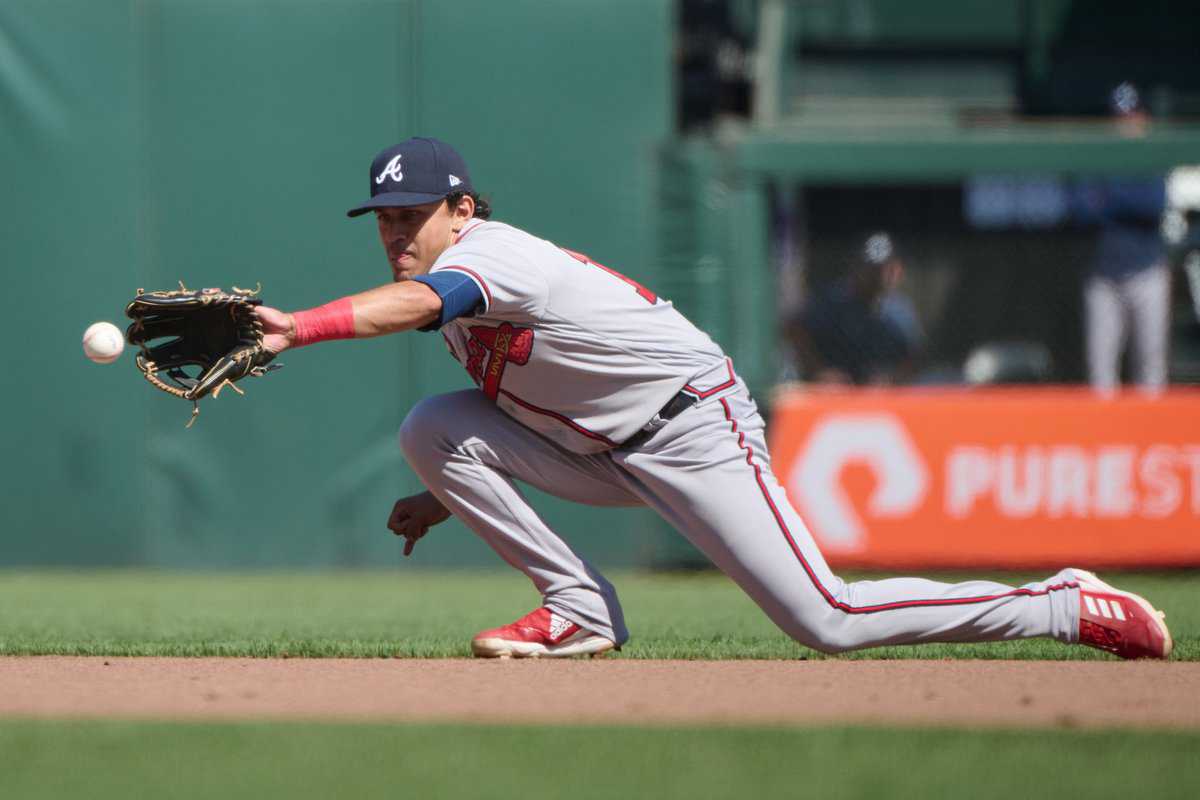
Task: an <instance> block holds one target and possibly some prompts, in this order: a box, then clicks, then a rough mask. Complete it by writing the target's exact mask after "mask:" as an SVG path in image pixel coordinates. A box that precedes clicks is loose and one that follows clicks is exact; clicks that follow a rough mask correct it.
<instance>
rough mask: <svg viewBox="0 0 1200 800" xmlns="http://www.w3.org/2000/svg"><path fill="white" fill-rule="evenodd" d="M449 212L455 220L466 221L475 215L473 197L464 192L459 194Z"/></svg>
mask: <svg viewBox="0 0 1200 800" xmlns="http://www.w3.org/2000/svg"><path fill="white" fill-rule="evenodd" d="M450 213H451V215H453V217H454V219H455V221H456V222H466V221H467V220H469V219H471V218H472V217H474V216H475V198H473V197H471V195H469V194H465V193H464V194H462V195H460V196H459V198H458V201H457V202H456V203H455V204H454V205H453V207H452V208H451V209H450Z"/></svg>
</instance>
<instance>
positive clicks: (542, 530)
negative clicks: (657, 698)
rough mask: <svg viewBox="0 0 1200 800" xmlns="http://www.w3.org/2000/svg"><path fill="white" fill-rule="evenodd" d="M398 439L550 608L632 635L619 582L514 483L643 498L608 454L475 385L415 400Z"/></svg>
mask: <svg viewBox="0 0 1200 800" xmlns="http://www.w3.org/2000/svg"><path fill="white" fill-rule="evenodd" d="M400 444H401V447H402V449H403V450H404V455H405V457H406V459H407V460H408V463H409V464H410V465H411V466H412V468H413V470H415V471H416V473H417V475H418V477H420V479H421V481H422V482H423V483H424V484H425V486H426V488H428V489H429V491H431V492H432V493H433V494H434V495H435V496H436V497H437V498H438V500H440V501H441V502H442V504H443V505H445V506H446V508H447V509H448V510H449V511H450V512H451V513H453V514H454V516H456V517H458V518H459V519H460V520H462V521H463V523H464V524H466V525H467V527H469V528H471V530H473V531H474V532H475V533H476V534H478V535H479V536H480V537H481V538H482V539H483V540H484V541H486V542H487V543H488V544H489V545H490V546H491V547H492V549H494V550H495V551H496V552H497V553H498V554H499V555H500V557H501V558H503V559H504V560H505V561H507V562H508V563H509V564H511V565H512V566H514V567H516V568H517V569H519V570H521V572H523V573H525V574H526V575H527V576H528V577H529V579H530V580H531V581H533V583H534V585H535V586H536V587H537V589H538V591H539V592H541V594H542V596H543V598H544V605H545V607H546V608H549V609H552V610H553V611H555V612H556V613H558V614H560V615H562V616H563V617H565V618H566V619H568V620H570V621H572V622H574V623H576V624H577V625H580V626H582V627H584V628H586V629H588V630H590V631H593V632H595V633H597V634H600V635H602V636H604V637H606V638H608V639H609V640H611V641H613V642H616V643H617V644H621V643H622V642H624V641H625V640H626V639H627V638H628V632H627V631H626V628H625V622H624V618H623V615H622V613H621V606H620V603H619V602H618V601H617V594H616V590H615V589H614V588H613V586H612V584H610V583H609V582H608V581H607V580H606V579H605V578H604V577H603V576H602V575H601V574H600V573H599V571H597V570H596V569H595V568H593V567H592V566H591V565H590V564H589V563H588V562H587V561H585V560H584V559H583V558H581V557H580V556H579V555H577V554H576V553H575V552H574V551H573V550H572V549H571V547H570V546H569V545H568V544H567V543H566V542H565V541H563V540H562V539H561V538H560V537H559V536H558V535H557V534H556V533H554V531H552V530H551V529H550V527H549V526H548V525H547V524H546V522H545V521H544V520H543V519H542V518H541V517H540V516H539V515H538V513H537V512H536V511H534V510H533V508H532V507H531V506H530V505H529V503H528V502H527V501H526V500H525V497H524V496H523V495H522V493H521V491H520V489H519V488H518V487H517V486H516V485H515V483H514V478H515V479H519V480H522V481H525V482H527V483H529V484H531V485H533V486H536V487H537V488H539V489H542V490H544V491H547V492H550V493H552V494H554V495H556V496H559V497H563V498H565V499H568V500H573V501H576V502H580V503H587V504H589V505H600V506H629V505H640V504H641V501H640V500H639V499H638V497H637V496H635V495H633V494H632V493H631V492H630V491H629V490H628V489H627V488H625V487H624V486H623V484H622V482H623V481H624V480H625V478H624V476H623V475H622V474H621V473H620V472H619V471H618V470H617V469H616V468H615V467H614V466H613V464H612V462H611V460H610V459H608V458H607V457H600V456H584V455H579V454H576V453H569V452H567V451H566V450H563V449H562V448H559V447H557V446H555V445H554V444H552V443H551V442H549V441H548V440H546V439H544V438H542V437H540V436H538V435H537V434H535V433H533V432H531V431H530V430H529V429H528V428H525V427H523V426H522V425H520V424H519V423H517V422H516V421H514V420H513V419H512V418H511V417H509V416H507V415H506V414H504V413H503V412H502V411H500V410H499V409H498V408H496V406H495V405H494V404H493V403H491V402H490V401H488V399H487V398H486V397H484V396H483V394H482V393H480V392H478V391H476V390H467V391H462V392H454V393H451V394H445V395H439V396H436V397H430V398H427V399H425V400H423V401H422V402H420V403H418V404H417V405H416V406H415V407H414V408H413V409H412V411H410V412H409V414H408V417H407V418H406V419H405V421H404V425H403V426H402V427H401V429H400Z"/></svg>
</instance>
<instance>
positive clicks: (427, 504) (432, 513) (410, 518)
mask: <svg viewBox="0 0 1200 800" xmlns="http://www.w3.org/2000/svg"><path fill="white" fill-rule="evenodd" d="M449 518H450V512H449V511H447V510H446V507H445V506H443V505H442V504H441V502H440V501H439V500H438V499H437V498H436V497H434V496H433V495H432V494H431V493H429V492H421V493H420V494H414V495H411V496H409V497H401V498H400V499H399V500H397V501H396V505H394V506H392V513H391V514H390V515H389V516H388V521H387V526H388V528H389V529H391V531H392V532H393V533H395V534H396V535H397V536H403V537H404V538H405V539H407V540H408V541H406V542H405V543H404V555H406V556H407V555H412V551H413V547H415V546H416V544H417V541H418V540H419V539H420V538H421V537H422V536H424V535H425V534H426V533H428V532H429V529H430V528H432V527H433V526H434V525H437V524H438V523H440V522H445V521H446V520H447V519H449Z"/></svg>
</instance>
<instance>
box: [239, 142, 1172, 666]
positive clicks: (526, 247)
mask: <svg viewBox="0 0 1200 800" xmlns="http://www.w3.org/2000/svg"><path fill="white" fill-rule="evenodd" d="M370 191H371V196H370V199H369V200H367V201H366V202H364V203H362V204H361V205H359V206H356V207H355V208H353V209H351V210H350V212H349V215H350V216H352V217H353V216H358V215H360V214H365V213H368V212H373V213H374V216H375V219H376V223H377V225H378V230H379V237H380V241H381V242H382V244H383V248H384V251H385V252H386V254H387V260H388V265H389V266H390V268H391V271H392V278H393V283H391V284H389V285H385V286H380V287H378V288H375V289H371V290H369V291H366V292H362V293H360V294H355V295H352V296H349V297H343V298H340V299H337V300H334V301H333V302H331V303H328V304H326V305H323V306H320V307H318V308H313V309H309V310H306V311H298V312H295V313H291V314H285V313H283V312H281V311H279V310H278V309H274V308H268V307H265V306H264V307H260V308H259V309H258V313H259V316H260V318H261V320H262V322H263V329H264V332H265V334H266V337H265V344H266V346H267V348H268V349H270V350H272V351H274V352H277V353H278V352H280V351H282V350H284V349H287V348H289V347H300V346H304V345H309V344H313V343H316V342H319V341H323V340H327V339H345V338H355V337H357V338H362V337H369V336H380V335H384V334H391V333H397V332H400V331H408V330H418V331H439V332H440V333H441V334H442V336H443V337H444V338H445V341H446V346H447V347H448V348H449V350H450V354H451V355H452V356H453V357H454V358H455V359H456V360H457V361H458V362H459V363H460V364H461V365H462V366H463V367H464V368H465V369H466V371H467V372H468V374H470V376H471V379H472V380H473V381H474V383H475V388H473V389H469V390H465V391H458V392H452V393H449V394H444V395H438V396H435V397H430V398H427V399H425V400H423V401H422V402H420V403H418V404H417V405H416V406H415V407H414V408H413V409H412V410H411V411H410V412H409V414H408V416H407V418H406V419H405V420H404V423H403V425H402V426H401V429H400V446H401V448H402V449H403V451H404V455H405V457H406V458H407V460H408V462H409V463H410V464H411V465H412V467H413V469H414V470H415V471H416V473H417V475H418V476H419V477H420V479H421V481H422V482H423V483H424V484H425V486H426V487H427V488H428V491H427V492H425V493H422V494H419V495H416V496H413V497H405V498H402V499H400V500H398V501H397V502H396V504H395V507H394V508H393V509H392V512H391V515H390V517H389V519H388V523H387V524H388V527H389V528H390V529H391V530H393V531H394V532H395V533H397V534H398V535H401V536H404V537H405V538H406V539H407V544H406V547H405V552H406V553H408V552H410V551H411V549H412V545H413V543H415V542H416V541H417V540H418V539H420V538H421V537H422V536H424V535H425V533H426V531H427V530H428V529H429V528H430V527H431V526H433V525H436V524H437V523H439V522H441V521H443V520H445V519H446V518H447V517H448V516H449V515H450V514H453V515H454V516H456V517H458V518H459V519H460V520H462V521H463V522H464V523H465V524H466V525H467V526H468V527H470V528H471V530H473V531H474V532H475V533H476V534H478V535H479V536H480V537H482V538H483V539H484V541H486V542H487V543H488V544H489V545H491V547H492V548H493V549H494V550H495V551H496V552H497V553H498V554H499V555H500V557H501V558H503V559H504V560H505V561H507V562H508V563H509V564H511V565H512V566H513V567H515V568H517V569H518V570H520V571H521V572H523V573H524V574H525V575H527V576H528V577H529V579H530V580H531V581H533V583H534V585H535V586H536V587H537V589H538V591H539V592H540V593H541V595H542V604H541V606H540V607H539V608H537V609H535V610H534V611H532V612H531V613H529V614H527V615H525V616H524V617H522V618H521V619H519V620H517V621H515V622H513V623H511V624H508V625H504V626H503V627H498V628H495V629H492V630H487V631H483V632H481V633H479V634H477V635H476V636H475V638H474V640H473V641H472V648H473V651H474V652H475V654H476V655H478V656H486V657H501V658H506V657H538V656H541V657H554V656H572V655H580V654H591V655H595V654H600V653H603V652H605V651H607V650H610V649H612V648H614V647H619V646H620V645H621V644H622V643H624V642H625V641H626V639H627V638H628V636H629V634H628V631H627V630H626V627H625V620H624V618H623V615H622V612H621V605H620V602H619V601H618V599H617V592H616V590H615V589H614V588H613V586H612V584H610V583H609V582H608V581H607V580H606V579H605V578H604V577H603V576H602V575H601V574H600V572H599V571H598V570H597V569H596V568H595V567H593V566H592V565H590V564H589V563H587V562H586V561H585V560H584V559H582V558H580V557H579V556H578V555H577V554H576V553H575V552H574V551H573V550H572V549H571V547H570V546H569V545H568V544H567V543H566V542H565V541H563V539H562V538H560V537H559V535H558V534H557V533H556V532H555V531H553V530H551V529H550V528H549V527H548V526H547V524H546V523H545V521H544V520H543V519H542V518H541V517H540V516H539V515H538V513H537V512H536V511H535V510H534V509H533V508H532V507H531V506H530V505H529V503H528V502H526V500H525V498H524V496H523V495H522V493H521V491H520V490H519V489H518V487H517V483H516V481H518V480H520V481H524V482H526V483H528V484H531V485H533V486H536V487H537V488H539V489H542V490H544V491H547V492H550V493H552V494H555V495H557V496H559V497H564V498H567V499H570V500H574V501H576V502H579V503H587V504H591V505H598V506H635V505H644V506H649V507H650V508H653V509H654V510H655V511H657V512H658V513H659V514H661V515H662V516H663V517H664V518H665V519H666V520H667V521H668V522H670V523H671V524H672V525H673V526H674V527H675V528H676V529H677V530H678V531H679V532H680V533H682V534H683V535H684V536H686V537H687V538H688V539H689V540H690V541H691V542H692V543H693V544H694V545H696V547H697V548H699V549H700V550H701V551H702V552H703V553H704V554H705V555H707V557H708V558H710V559H711V560H712V562H713V563H714V564H716V565H717V566H718V567H719V568H720V569H721V570H722V571H724V572H725V574H727V575H728V576H729V577H731V578H732V579H733V580H734V581H736V582H737V584H738V585H739V586H741V587H742V589H743V590H744V591H745V592H746V593H747V594H749V595H750V597H751V598H753V599H754V601H755V602H756V603H758V605H759V606H760V607H761V608H762V609H763V611H765V612H766V613H767V615H768V616H770V618H771V619H772V620H773V621H774V622H775V623H776V624H777V625H778V626H779V627H780V628H782V629H783V630H784V631H785V632H787V633H788V634H789V635H790V636H792V637H793V638H795V639H796V640H797V641H799V642H801V643H802V644H804V645H807V646H809V647H812V648H815V649H817V650H820V651H823V652H826V653H836V652H841V651H846V650H853V649H858V648H865V647H875V646H879V645H889V644H908V643H918V642H979V641H996V640H1003V639H1018V638H1025V637H1033V636H1050V637H1054V638H1056V639H1058V640H1060V641H1063V642H1072V643H1076V642H1077V643H1081V644H1088V645H1092V646H1096V647H1101V648H1103V649H1106V650H1109V651H1110V652H1113V653H1116V654H1117V655H1120V656H1124V657H1127V658H1134V657H1154V658H1165V657H1166V656H1167V655H1168V654H1169V653H1170V651H1171V637H1170V634H1169V632H1168V631H1167V628H1166V625H1165V624H1164V622H1163V620H1162V614H1161V613H1160V612H1157V611H1156V610H1155V609H1154V608H1153V607H1152V606H1151V605H1150V604H1149V603H1148V602H1147V601H1146V600H1145V599H1143V598H1141V597H1138V596H1137V595H1133V594H1130V593H1127V592H1123V591H1120V590H1118V589H1115V588H1113V587H1111V586H1109V585H1107V584H1105V583H1102V582H1101V581H1100V580H1099V579H1097V578H1096V577H1095V576H1094V575H1092V574H1091V573H1088V572H1085V571H1082V570H1078V569H1065V570H1063V571H1061V572H1059V573H1058V574H1056V575H1053V576H1051V577H1050V578H1048V579H1047V580H1045V581H1043V582H1040V583H1032V584H1028V585H1026V586H1022V587H1020V588H1014V587H1009V586H1004V585H1001V584H997V583H991V582H986V581H972V582H968V583H960V584H947V583H937V582H934V581H929V580H923V579H919V578H893V579H888V580H878V581H860V582H856V583H847V582H845V581H843V580H842V579H840V578H838V577H837V576H836V575H834V574H833V573H832V572H831V571H830V570H829V567H828V566H826V564H825V560H824V558H822V556H821V553H820V551H819V550H818V549H817V546H816V544H815V543H814V541H813V539H812V536H811V535H810V534H809V533H808V530H807V529H806V528H805V525H804V522H803V521H802V520H801V519H800V516H799V515H798V514H797V513H796V511H795V510H794V509H793V508H792V507H791V505H790V504H789V503H788V499H787V497H786V495H785V493H784V490H783V488H782V487H781V486H780V484H779V482H778V481H777V480H776V478H775V476H774V475H773V474H772V472H771V457H770V455H769V454H768V452H767V449H766V445H765V438H764V432H763V420H762V418H761V417H760V416H759V413H758V410H757V408H756V406H755V404H754V401H753V400H752V399H751V397H750V395H749V393H748V392H747V390H746V386H745V384H744V383H743V382H742V380H741V379H740V378H739V377H738V375H737V373H736V371H735V369H734V365H733V363H732V362H731V361H730V359H729V358H728V357H727V356H726V355H725V354H724V353H723V352H722V351H721V348H720V347H718V346H717V345H716V344H715V343H714V342H713V341H712V340H711V339H710V338H709V337H708V336H707V335H705V334H704V333H703V332H702V331H700V330H699V329H697V328H696V327H695V326H694V325H692V324H691V323H690V322H689V321H688V320H687V319H686V318H684V316H683V315H682V314H680V313H679V312H678V311H676V310H675V308H674V307H672V305H671V303H670V302H669V301H667V300H665V299H663V298H661V297H659V296H658V295H656V294H655V293H654V292H653V291H651V290H650V289H648V288H646V287H644V286H641V285H640V284H638V283H637V282H636V281H635V280H633V279H631V278H629V277H626V276H625V275H622V274H621V273H619V272H617V271H615V270H613V269H611V268H609V267H608V266H605V265H603V264H600V263H598V262H596V261H594V260H592V259H591V258H589V257H588V256H586V255H583V254H580V253H575V252H572V251H570V250H567V249H564V248H562V247H559V246H558V245H556V244H554V243H552V242H549V241H546V240H544V239H540V238H538V237H536V236H534V235H532V234H530V233H527V232H525V231H523V230H520V229H518V228H515V227H512V226H510V225H506V224H504V223H501V222H493V221H490V219H489V217H490V209H489V207H488V205H487V204H486V203H484V202H482V201H481V200H480V199H479V197H478V195H477V194H476V193H475V192H474V190H473V187H472V185H471V179H470V177H469V175H468V172H467V167H466V164H465V163H464V162H463V160H462V158H461V157H460V156H459V155H458V153H456V152H455V151H454V149H453V148H451V147H450V146H449V145H447V144H445V143H443V142H440V141H437V140H434V139H410V140H408V141H405V142H402V143H400V144H398V145H396V146H394V147H390V148H388V149H386V150H384V151H383V152H381V153H380V154H379V155H378V156H376V157H375V160H374V161H373V162H372V164H371V172H370Z"/></svg>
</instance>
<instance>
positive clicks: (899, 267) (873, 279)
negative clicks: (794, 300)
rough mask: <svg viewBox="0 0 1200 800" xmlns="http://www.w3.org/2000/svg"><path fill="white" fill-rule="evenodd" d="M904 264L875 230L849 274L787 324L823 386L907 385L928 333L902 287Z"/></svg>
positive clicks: (804, 364) (804, 362)
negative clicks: (900, 284)
mask: <svg viewBox="0 0 1200 800" xmlns="http://www.w3.org/2000/svg"><path fill="white" fill-rule="evenodd" d="M903 276H904V263H903V261H902V260H901V258H900V256H899V254H897V252H896V248H895V246H894V245H893V244H892V239H891V237H890V236H889V235H888V234H886V233H883V232H879V233H873V234H871V235H870V236H868V237H867V239H866V241H865V242H864V243H863V246H862V250H861V251H860V252H859V254H858V256H857V257H856V259H855V262H854V265H853V266H852V268H851V270H850V274H849V275H848V276H847V277H846V278H845V279H843V280H842V281H839V282H837V283H836V284H834V285H833V286H831V287H828V288H827V289H825V290H824V291H821V292H818V293H816V294H815V295H814V296H812V297H811V298H810V300H809V301H808V302H807V303H806V304H805V306H804V308H803V309H802V310H801V312H800V314H799V315H797V316H796V317H795V318H794V319H793V320H792V321H791V323H790V324H789V326H788V336H789V338H790V339H791V343H792V346H793V348H794V351H795V353H796V357H797V358H798V359H799V360H800V365H801V369H802V372H803V375H804V376H805V377H806V378H807V379H808V380H810V381H815V382H817V383H823V384H833V385H838V384H849V383H854V384H860V385H861V384H891V383H903V382H905V381H907V380H908V379H909V378H910V377H911V376H912V374H913V371H914V368H915V364H916V358H917V355H918V353H919V351H920V349H921V341H922V338H923V333H922V331H921V325H920V322H919V321H918V320H917V314H916V311H915V310H914V308H913V305H912V302H911V301H910V300H909V298H908V297H907V296H906V295H904V294H902V293H901V292H900V291H899V288H898V286H899V283H900V280H901V278H903Z"/></svg>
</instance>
